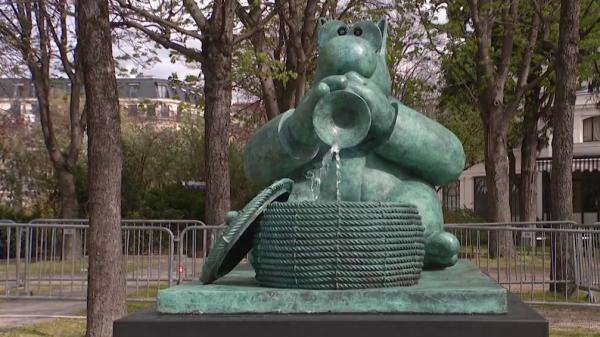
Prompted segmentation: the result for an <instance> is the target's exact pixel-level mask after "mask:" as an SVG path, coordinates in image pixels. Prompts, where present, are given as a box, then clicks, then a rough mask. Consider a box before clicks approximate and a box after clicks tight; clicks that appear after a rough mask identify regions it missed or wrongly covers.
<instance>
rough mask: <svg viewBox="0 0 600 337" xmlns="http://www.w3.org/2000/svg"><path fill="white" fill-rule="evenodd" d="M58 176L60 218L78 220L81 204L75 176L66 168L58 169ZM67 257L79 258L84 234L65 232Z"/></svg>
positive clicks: (73, 230)
mask: <svg viewBox="0 0 600 337" xmlns="http://www.w3.org/2000/svg"><path fill="white" fill-rule="evenodd" d="M56 173H57V176H58V194H59V198H60V218H61V219H78V218H79V202H78V201H77V191H76V189H75V175H74V174H73V173H71V172H69V171H68V170H66V169H64V168H56ZM64 233H65V243H64V247H65V248H64V249H65V251H64V254H65V257H70V258H79V257H80V256H81V250H82V239H81V238H82V233H81V231H79V230H77V229H72V228H68V229H65V230H64Z"/></svg>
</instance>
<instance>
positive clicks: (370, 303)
mask: <svg viewBox="0 0 600 337" xmlns="http://www.w3.org/2000/svg"><path fill="white" fill-rule="evenodd" d="M506 303H507V302H506V290H505V289H504V288H502V287H500V286H499V285H497V284H496V283H495V282H493V281H492V280H491V279H490V278H489V277H487V276H486V275H484V274H482V273H481V272H480V271H479V269H477V268H476V267H475V266H474V265H473V264H471V263H470V262H468V261H459V262H458V263H457V264H456V265H455V266H454V267H451V268H446V269H443V270H433V271H424V272H423V273H422V277H421V279H420V281H419V284H417V285H415V286H412V287H398V288H377V289H363V290H302V289H277V288H264V287H259V286H258V285H257V284H256V282H255V281H254V272H253V271H252V270H251V269H237V270H234V271H233V272H232V273H230V274H229V275H227V276H226V277H223V278H222V279H220V280H218V281H217V282H216V283H215V284H210V285H202V284H191V285H182V286H177V287H172V288H169V289H165V290H161V291H160V292H159V294H158V298H157V308H158V312H160V313H167V314H243V313H253V314H258V313H285V314H298V313H427V314H502V313H506V310H507V307H506Z"/></svg>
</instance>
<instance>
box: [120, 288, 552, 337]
mask: <svg viewBox="0 0 600 337" xmlns="http://www.w3.org/2000/svg"><path fill="white" fill-rule="evenodd" d="M113 336H114V337H171V336H173V337H204V336H206V337H240V336H244V337H306V336H310V337H321V336H323V337H325V336H327V337H338V336H339V337H365V336H372V337H375V336H376V337H384V336H398V337H400V336H401V337H509V336H510V337H547V336H548V322H547V321H546V320H545V319H544V318H543V317H542V316H540V314H538V313H537V312H536V311H535V310H533V309H531V308H530V307H528V306H527V305H525V304H523V302H521V301H520V300H519V299H518V298H517V297H516V296H514V295H509V297H508V311H507V313H506V314H502V315H408V314H368V313H365V314H237V315H231V314H229V315H225V314H204V315H165V314H159V313H157V312H156V311H144V312H139V313H136V314H133V315H129V316H127V317H124V318H122V319H120V320H118V321H116V322H115V324H114V335H113Z"/></svg>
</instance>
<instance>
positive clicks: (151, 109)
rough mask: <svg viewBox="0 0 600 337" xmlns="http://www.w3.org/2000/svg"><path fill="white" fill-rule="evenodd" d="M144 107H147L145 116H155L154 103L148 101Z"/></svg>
mask: <svg viewBox="0 0 600 337" xmlns="http://www.w3.org/2000/svg"><path fill="white" fill-rule="evenodd" d="M146 107H147V109H148V113H147V117H148V118H154V117H156V105H154V103H148V104H147V105H146Z"/></svg>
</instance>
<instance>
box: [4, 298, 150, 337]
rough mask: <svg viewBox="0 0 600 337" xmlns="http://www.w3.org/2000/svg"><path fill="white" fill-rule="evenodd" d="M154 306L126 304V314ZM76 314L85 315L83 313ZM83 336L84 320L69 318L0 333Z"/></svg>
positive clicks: (8, 335) (24, 336)
mask: <svg viewBox="0 0 600 337" xmlns="http://www.w3.org/2000/svg"><path fill="white" fill-rule="evenodd" d="M154 305H155V303H154V302H127V312H128V313H132V312H136V311H139V310H144V309H148V308H151V307H153V306H154ZM77 314H82V315H85V312H83V313H77ZM84 335H85V320H84V319H70V318H59V319H55V320H52V321H49V322H43V323H38V324H33V325H29V326H24V327H21V328H18V329H15V330H12V331H8V332H4V333H0V337H43V336H48V337H83V336H84Z"/></svg>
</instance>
